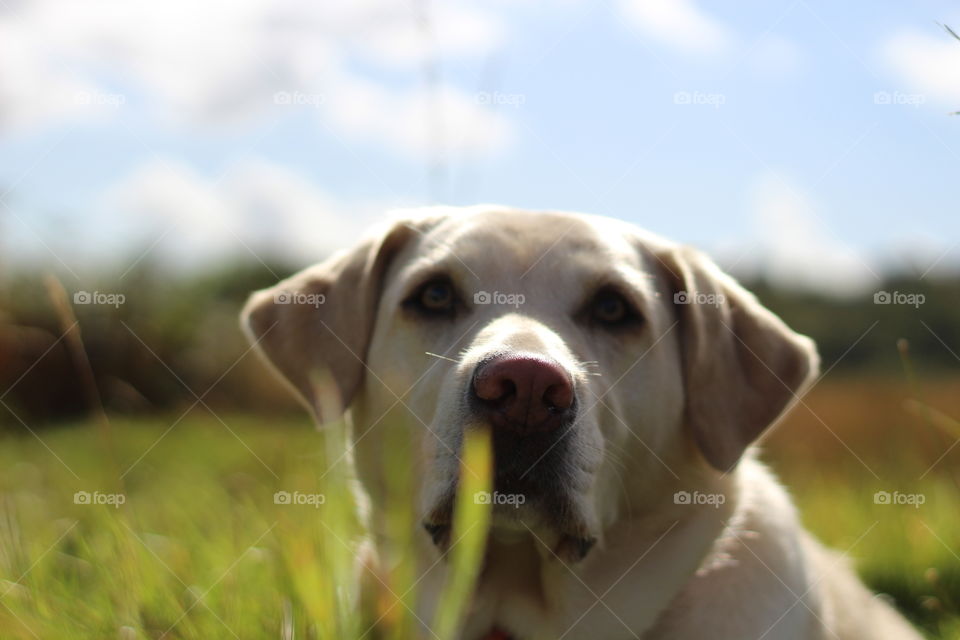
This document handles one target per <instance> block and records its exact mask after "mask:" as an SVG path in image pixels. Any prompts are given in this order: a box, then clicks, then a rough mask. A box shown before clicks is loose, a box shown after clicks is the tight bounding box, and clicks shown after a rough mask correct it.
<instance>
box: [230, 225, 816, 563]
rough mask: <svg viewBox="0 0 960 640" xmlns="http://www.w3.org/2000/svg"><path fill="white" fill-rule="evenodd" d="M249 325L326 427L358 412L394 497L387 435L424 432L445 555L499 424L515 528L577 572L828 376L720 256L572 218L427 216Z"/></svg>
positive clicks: (257, 302) (371, 466)
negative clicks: (475, 463)
mask: <svg viewBox="0 0 960 640" xmlns="http://www.w3.org/2000/svg"><path fill="white" fill-rule="evenodd" d="M243 316H244V324H245V326H246V328H247V330H248V333H249V335H250V337H251V339H252V340H254V341H255V342H256V344H257V345H258V347H259V349H260V351H261V352H262V353H263V354H264V355H265V356H266V358H267V360H268V361H269V362H270V363H272V365H273V366H274V367H275V368H276V369H277V371H279V373H280V374H281V375H282V376H283V377H284V378H285V379H286V380H287V381H288V382H289V383H290V384H291V385H292V387H293V389H294V390H295V391H296V392H297V393H298V395H299V397H300V398H301V399H302V400H303V401H304V402H305V403H306V404H307V405H308V406H309V407H310V409H311V410H312V411H314V412H315V414H316V415H317V416H318V417H319V419H320V421H321V422H323V421H326V420H329V419H331V418H334V417H338V416H339V414H340V413H341V412H342V411H343V410H344V409H350V410H351V415H352V419H353V424H354V427H353V429H354V433H353V441H354V443H355V448H356V451H355V455H356V461H357V465H358V470H359V473H360V477H361V480H363V481H364V483H365V484H366V485H367V487H368V489H370V490H371V493H372V494H373V496H372V497H373V499H374V502H376V500H377V496H376V493H377V491H376V488H375V487H376V486H377V484H378V483H382V482H383V480H384V479H383V478H378V474H379V473H381V469H382V464H381V463H380V460H381V456H382V455H383V451H382V450H380V449H382V447H378V445H380V444H381V443H382V439H381V438H379V437H378V436H377V433H378V430H381V429H387V428H390V429H396V428H403V429H407V430H409V431H408V432H409V437H410V439H411V440H412V441H414V442H418V443H419V444H420V446H419V447H417V448H416V451H418V452H421V453H420V455H421V456H422V457H420V458H418V459H416V460H411V461H410V464H412V465H419V466H418V468H419V470H420V471H421V474H420V475H421V477H422V481H421V484H420V487H419V492H420V498H421V500H422V505H423V514H422V515H423V517H424V523H425V526H426V528H427V530H428V532H429V533H430V534H431V535H432V536H433V539H434V541H435V542H436V543H437V544H438V545H440V546H442V545H443V544H444V543H445V542H446V540H447V536H448V533H449V524H450V514H451V507H452V502H453V499H454V495H455V491H456V486H457V475H458V468H459V466H458V455H459V452H460V447H461V443H462V440H463V434H464V432H465V430H467V429H477V428H489V429H491V431H492V433H493V446H494V461H495V493H494V494H493V495H492V496H490V501H491V502H492V503H493V504H494V527H495V529H498V530H500V531H511V530H512V531H521V532H523V531H525V530H526V529H529V530H530V531H531V532H535V533H536V535H537V536H538V537H540V538H542V539H543V540H549V541H550V544H553V545H554V548H555V549H556V550H557V552H558V553H561V554H562V555H564V556H565V557H566V558H572V559H576V558H579V557H582V556H583V555H585V554H586V553H587V552H588V550H589V549H590V546H591V544H592V543H593V541H594V540H595V539H596V538H597V536H598V535H600V534H601V533H602V531H603V529H604V528H605V527H607V526H609V525H610V524H612V523H614V522H616V521H617V520H618V519H619V518H621V517H623V516H624V514H625V513H627V512H628V511H629V510H634V509H638V508H640V509H642V508H643V507H644V505H646V504H650V501H651V500H657V499H660V498H662V495H661V494H662V493H663V491H664V487H671V486H673V485H674V483H673V482H670V481H669V480H670V479H671V478H674V479H676V478H678V477H680V476H682V475H683V474H684V473H687V472H688V470H689V469H691V468H696V469H698V470H699V472H703V473H718V474H719V473H722V472H727V471H729V470H731V469H733V468H734V467H735V466H736V464H737V462H738V460H739V459H740V457H741V455H742V454H743V452H744V450H745V448H746V447H747V446H748V445H749V444H750V443H751V442H752V441H753V440H754V439H756V438H757V436H758V435H759V434H760V433H761V432H762V431H763V430H764V429H765V428H766V427H767V426H769V425H770V424H771V423H772V422H773V421H774V420H776V418H777V417H778V416H779V415H780V414H781V413H782V412H783V410H784V409H785V407H786V406H787V405H788V404H789V403H790V402H791V401H792V400H793V399H794V398H795V396H796V394H797V393H798V392H800V390H801V388H802V387H803V386H804V385H805V383H806V382H807V381H808V380H809V378H810V377H811V376H812V375H813V372H814V371H815V368H816V354H815V350H814V347H813V344H812V343H811V342H810V340H808V339H807V338H804V337H802V336H799V335H797V334H796V333H794V332H793V331H791V330H790V329H789V328H787V327H786V326H785V325H784V324H783V322H781V321H780V320H779V318H777V317H776V316H775V315H773V314H772V313H771V312H769V311H768V310H767V309H765V308H764V307H762V306H761V305H760V304H759V303H758V302H757V301H756V300H755V299H754V297H753V296H752V295H750V294H749V293H747V292H746V291H745V290H744V289H743V288H741V287H740V286H739V285H738V284H737V283H736V282H734V281H733V280H732V279H731V278H729V277H728V276H726V275H725V274H723V273H722V272H720V270H719V269H718V268H717V267H716V266H715V265H713V263H711V262H710V261H709V260H708V259H706V258H705V257H703V256H702V255H700V254H698V253H696V252H693V251H689V250H686V249H683V248H680V247H677V246H675V245H672V244H670V243H667V242H665V241H663V240H661V239H659V238H656V237H654V236H651V235H648V234H645V233H643V232H641V231H640V230H638V229H636V228H634V227H632V226H630V225H627V224H624V223H620V222H616V221H613V220H608V219H603V218H597V217H588V216H579V215H571V214H563V213H548V212H536V213H535V212H526V211H517V210H512V209H502V208H495V207H474V208H470V209H466V210H446V209H429V210H424V211H422V212H418V213H415V214H412V215H410V216H408V217H406V218H405V219H403V220H400V221H398V222H396V223H394V224H392V225H391V226H390V227H389V228H388V229H386V230H385V231H383V232H381V233H378V234H376V235H374V236H372V237H371V238H370V239H368V240H367V241H365V242H363V243H362V244H360V245H359V246H358V247H356V248H354V249H352V250H349V251H347V252H345V253H341V254H338V255H336V256H334V257H332V258H330V259H329V260H327V261H326V262H324V263H322V264H320V265H318V266H315V267H312V268H309V269H307V270H305V271H303V272H301V273H299V274H297V275H295V276H293V277H291V278H289V279H288V280H285V281H284V282H281V283H280V284H278V285H277V286H276V287H274V288H272V289H268V290H265V291H260V292H257V293H256V294H254V295H253V296H252V297H251V299H250V302H249V303H248V304H247V307H246V309H245V310H244V314H243ZM398 424H400V425H402V426H401V427H398V426H397V425H398Z"/></svg>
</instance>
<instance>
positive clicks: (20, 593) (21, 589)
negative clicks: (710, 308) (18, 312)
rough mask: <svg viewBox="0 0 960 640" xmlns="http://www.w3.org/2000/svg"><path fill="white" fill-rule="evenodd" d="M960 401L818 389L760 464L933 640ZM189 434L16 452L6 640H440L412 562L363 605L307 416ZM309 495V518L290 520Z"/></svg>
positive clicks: (954, 588) (101, 429)
mask: <svg viewBox="0 0 960 640" xmlns="http://www.w3.org/2000/svg"><path fill="white" fill-rule="evenodd" d="M958 386H960V384H958V381H957V380H940V381H938V382H936V383H921V384H919V385H917V386H916V387H915V388H914V387H910V386H908V385H906V384H905V383H902V382H899V381H889V380H886V381H884V380H865V379H862V378H857V379H850V380H843V379H838V380H833V381H831V382H829V383H828V382H824V383H823V384H822V385H820V386H818V387H817V388H816V389H815V390H814V391H813V392H812V393H811V395H810V396H808V398H807V399H806V401H805V405H804V406H798V407H797V408H796V409H795V410H794V412H793V414H792V415H791V416H790V417H789V418H788V419H787V420H786V421H785V422H784V424H782V425H781V426H780V428H779V429H778V430H777V432H776V433H775V434H773V436H772V437H770V438H769V439H768V441H767V442H766V443H765V445H764V448H765V451H764V453H763V457H764V458H765V459H766V460H768V461H769V462H770V463H771V465H772V466H773V468H774V469H775V470H776V471H777V473H778V474H779V475H780V477H781V478H782V479H783V480H784V482H785V483H786V484H787V485H788V486H789V487H790V488H791V491H792V492H793V494H794V496H795V498H796V500H797V503H798V505H799V506H800V509H801V512H802V514H803V518H804V521H805V522H806V524H807V526H808V527H809V528H811V529H812V530H813V531H814V532H815V533H816V534H818V535H819V536H820V537H821V538H822V539H823V540H825V541H826V542H827V543H829V544H830V545H832V546H834V547H835V548H837V549H840V550H841V551H846V552H847V553H848V555H849V557H850V559H851V561H852V562H853V563H854V565H855V566H856V568H857V570H858V571H859V573H860V574H861V575H862V576H863V577H864V579H865V580H866V581H867V582H868V583H869V584H870V585H871V586H872V587H873V588H875V589H877V590H879V591H882V592H883V593H885V594H888V596H889V597H891V598H893V599H894V600H895V602H896V605H897V606H898V607H899V608H900V609H901V610H902V611H904V612H905V613H906V614H907V615H908V616H909V617H910V618H911V619H913V620H914V622H915V623H917V624H918V625H920V626H921V627H922V628H923V629H924V631H925V632H926V633H927V634H928V635H929V637H930V638H944V639H954V638H958V637H960V556H958V553H960V510H958V509H957V506H958V504H960V502H958V500H960V489H958V486H960V485H958V482H957V479H958V476H960V447H957V448H956V449H953V450H950V452H949V453H947V454H946V455H943V454H944V453H945V452H946V451H948V449H949V448H950V447H951V445H952V444H954V443H955V442H956V436H957V435H960V434H956V433H954V432H953V430H955V428H956V426H955V425H956V422H953V421H951V420H950V419H948V418H947V416H960V393H957V389H958ZM918 397H919V398H920V399H922V400H923V401H924V402H925V403H927V404H926V405H925V406H928V407H930V408H934V409H935V410H933V411H927V410H925V409H923V408H922V407H919V406H917V405H916V404H914V402H915V400H916V399H917V398H918ZM177 418H178V416H177V415H173V416H170V417H169V418H167V419H161V418H156V419H149V420H147V419H136V420H130V419H122V418H114V419H113V420H112V421H111V423H110V424H109V425H105V424H98V423H89V424H87V423H81V424H72V425H64V426H61V427H58V428H55V429H51V430H46V431H43V432H40V433H39V434H38V435H39V436H40V438H42V442H41V441H40V440H39V439H38V438H36V437H34V436H31V435H30V434H29V433H27V432H26V431H23V432H22V433H19V434H16V435H8V436H5V437H4V440H3V441H2V442H0V499H2V503H0V508H2V514H0V579H2V581H0V638H17V639H27V638H43V639H44V640H45V639H47V638H57V639H72V638H77V639H79V638H122V639H125V640H126V639H133V638H169V639H172V638H202V639H210V638H230V637H237V638H244V639H246V638H283V639H293V638H338V639H339V638H351V637H361V636H363V635H366V637H370V638H381V637H382V638H412V637H429V636H418V635H417V631H416V629H417V624H418V623H417V620H416V619H415V618H414V617H413V615H412V614H411V613H410V612H409V609H408V607H409V606H410V604H411V602H412V601H413V598H415V591H416V590H415V589H412V590H411V589H410V585H411V584H412V582H413V580H414V579H415V577H414V576H413V574H412V570H411V568H410V566H409V564H408V563H405V562H404V561H403V554H402V553H400V554H398V564H397V568H396V570H395V571H394V572H393V573H392V574H391V576H389V578H388V584H387V585H386V586H385V589H384V591H383V593H384V594H385V595H384V597H381V598H380V600H379V601H378V602H377V603H376V604H375V605H374V606H373V607H370V609H371V611H366V612H364V610H363V608H361V607H359V606H358V605H357V602H356V598H357V595H356V591H355V588H354V587H355V585H353V584H352V582H351V578H350V576H351V562H352V557H353V554H354V551H355V546H356V544H357V541H358V538H359V535H360V527H359V524H358V523H357V521H356V518H355V517H354V516H353V515H352V510H351V501H350V498H349V492H348V489H347V478H346V475H345V471H346V467H345V466H344V465H342V464H341V465H337V466H335V467H333V471H331V472H329V473H326V474H324V470H326V469H328V465H327V461H328V460H330V459H336V458H337V457H339V447H340V446H342V444H341V443H340V441H339V438H337V437H336V434H334V433H331V432H326V433H325V434H321V433H318V432H316V431H314V430H313V429H312V427H311V425H310V424H309V423H308V421H307V420H306V419H305V418H303V419H300V418H296V417H293V418H286V419H282V420H277V419H273V418H270V419H268V418H262V417H254V416H249V415H227V414H224V415H222V416H221V417H216V416H213V415H211V414H209V413H206V412H191V413H189V414H187V415H186V416H185V417H183V419H182V420H180V421H179V422H176V423H175V424H174V421H175V420H177ZM171 424H173V425H174V426H172V427H171ZM168 430H169V431H168ZM165 433H166V435H164V434H165ZM121 475H122V478H121V479H119V480H118V478H120V476H121ZM402 477H403V472H402V471H400V470H398V478H399V479H402ZM402 486H403V482H402V480H398V491H401V490H402ZM278 491H280V492H288V493H287V494H280V497H279V498H277V497H276V496H275V493H276V492H278ZM77 492H85V493H79V494H78V493H77ZM296 492H299V494H298V496H299V497H294V498H291V500H290V501H289V502H296V501H300V502H303V503H304V504H289V503H285V502H286V498H285V497H284V496H285V495H290V496H293V495H294V494H295V493H296ZM877 492H886V494H883V493H881V494H880V497H879V498H878V497H877ZM317 495H323V496H324V500H325V501H324V503H323V504H317V502H318V500H317V499H315V498H314V497H315V496H317ZM883 495H889V496H890V499H889V502H890V504H885V503H884V502H885V500H884V499H883ZM118 496H119V497H118ZM120 501H122V502H123V504H115V503H117V502H120ZM98 502H99V503H100V504H95V503H98ZM278 502H279V504H278ZM921 502H922V504H918V503H921ZM112 503H113V504H112ZM898 503H899V504H898ZM390 520H391V522H392V524H391V526H393V527H394V528H395V529H396V530H397V531H405V530H406V531H416V527H415V526H414V523H412V522H410V519H409V517H407V516H405V515H404V513H403V512H398V513H397V514H393V515H392V516H391V518H390ZM400 544H401V547H402V536H401V539H400ZM378 618H379V622H378V624H377V625H376V628H375V629H372V627H373V623H374V622H375V621H376V620H377V619H378Z"/></svg>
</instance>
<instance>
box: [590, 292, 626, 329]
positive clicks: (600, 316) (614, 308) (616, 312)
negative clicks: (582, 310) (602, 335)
mask: <svg viewBox="0 0 960 640" xmlns="http://www.w3.org/2000/svg"><path fill="white" fill-rule="evenodd" d="M626 315H627V303H626V302H625V301H624V299H623V298H621V297H620V296H619V295H617V294H615V293H604V294H601V295H600V296H599V297H598V298H597V300H596V301H595V302H594V303H593V318H594V319H595V320H597V321H599V322H602V323H604V324H618V323H619V322H621V321H623V319H624V317H626Z"/></svg>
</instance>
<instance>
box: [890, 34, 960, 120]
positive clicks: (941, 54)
mask: <svg viewBox="0 0 960 640" xmlns="http://www.w3.org/2000/svg"><path fill="white" fill-rule="evenodd" d="M880 54H881V57H882V60H883V62H884V63H885V64H886V65H887V67H888V68H889V69H890V70H891V71H892V72H893V73H894V74H895V75H896V76H897V77H898V78H899V80H900V81H901V82H903V83H904V84H905V85H906V86H907V87H909V88H910V90H911V91H914V92H918V93H921V94H924V95H925V96H927V97H928V98H929V99H931V100H933V101H937V102H939V103H941V104H942V105H944V106H946V107H947V108H953V109H960V42H957V41H956V40H955V39H954V38H952V37H950V35H949V34H947V33H946V32H945V31H941V32H936V33H935V35H932V34H931V33H929V32H925V31H918V30H916V29H904V30H902V31H899V32H897V33H895V34H893V35H892V36H890V37H889V38H888V39H887V40H886V41H885V42H884V43H883V44H882V46H881V51H880Z"/></svg>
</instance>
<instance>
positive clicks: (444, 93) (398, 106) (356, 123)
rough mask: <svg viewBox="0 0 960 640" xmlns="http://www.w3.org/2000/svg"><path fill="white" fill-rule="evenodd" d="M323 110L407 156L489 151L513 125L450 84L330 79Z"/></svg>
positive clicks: (349, 128)
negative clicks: (404, 85)
mask: <svg viewBox="0 0 960 640" xmlns="http://www.w3.org/2000/svg"><path fill="white" fill-rule="evenodd" d="M334 87H335V89H333V90H332V91H331V92H330V94H329V95H328V96H325V100H324V103H325V106H326V107H327V108H326V109H325V110H324V111H323V112H322V114H321V116H322V117H329V118H330V119H331V121H332V122H334V123H335V124H336V125H337V126H338V127H339V128H340V129H342V130H343V131H346V132H347V133H349V134H351V135H352V136H354V137H356V138H358V139H363V140H367V141H374V142H375V141H380V142H383V143H387V144H389V145H390V146H391V147H393V148H395V149H399V150H402V151H405V152H407V153H409V154H411V155H416V156H429V155H431V154H432V153H438V152H443V151H445V150H450V149H456V150H459V151H460V152H461V153H463V152H466V153H470V152H480V151H492V150H496V149H499V148H501V147H502V146H503V145H504V144H505V143H506V142H507V140H508V139H509V137H510V132H511V127H510V126H509V123H508V122H507V121H505V120H504V119H503V118H502V117H500V116H498V115H497V114H495V113H494V112H492V111H489V110H488V109H487V108H486V107H485V106H483V105H482V104H481V103H480V102H479V101H478V100H477V99H476V96H471V95H469V94H467V93H465V92H462V91H460V90H458V89H454V88H452V87H440V88H438V89H437V90H436V91H435V92H430V91H428V90H426V89H424V88H420V89H415V90H412V91H407V92H393V91H390V90H388V89H386V88H384V87H381V86H379V85H377V84H375V83H372V82H367V81H365V80H362V79H359V78H354V77H347V78H342V79H341V80H340V81H339V82H337V83H336V84H334Z"/></svg>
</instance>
